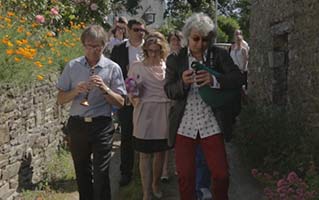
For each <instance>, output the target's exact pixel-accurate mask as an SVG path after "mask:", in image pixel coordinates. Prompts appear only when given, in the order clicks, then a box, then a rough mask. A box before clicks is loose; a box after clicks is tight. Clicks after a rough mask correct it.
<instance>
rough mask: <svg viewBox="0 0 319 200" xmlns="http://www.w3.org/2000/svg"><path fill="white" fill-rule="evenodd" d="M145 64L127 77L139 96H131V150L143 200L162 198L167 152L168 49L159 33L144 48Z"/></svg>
mask: <svg viewBox="0 0 319 200" xmlns="http://www.w3.org/2000/svg"><path fill="white" fill-rule="evenodd" d="M143 51H144V60H143V61H140V62H136V63H134V64H133V65H132V66H131V67H130V71H129V77H130V78H133V79H134V80H135V81H136V83H137V88H138V92H134V93H131V94H130V99H131V102H132V104H133V106H134V111H133V124H134V130H133V146H134V149H135V150H136V151H137V152H139V168H140V174H141V178H142V186H143V200H149V199H151V198H152V193H153V195H154V196H155V197H156V198H161V197H162V192H161V190H160V188H159V182H160V176H161V173H162V166H163V160H164V155H165V151H166V150H167V149H168V146H167V137H168V113H169V108H170V100H169V99H168V98H167V97H166V94H165V92H164V89H163V86H164V79H165V69H166V65H165V59H166V57H167V54H168V45H167V42H166V40H165V38H164V36H163V35H162V34H161V33H159V32H154V33H150V34H149V35H148V36H147V37H146V38H145V43H144V45H143Z"/></svg>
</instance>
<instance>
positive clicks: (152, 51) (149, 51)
mask: <svg viewBox="0 0 319 200" xmlns="http://www.w3.org/2000/svg"><path fill="white" fill-rule="evenodd" d="M146 51H147V53H149V54H150V53H155V54H157V53H159V52H160V51H161V49H146Z"/></svg>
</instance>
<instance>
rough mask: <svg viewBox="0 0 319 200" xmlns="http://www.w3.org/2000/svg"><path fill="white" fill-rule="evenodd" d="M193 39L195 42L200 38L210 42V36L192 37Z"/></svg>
mask: <svg viewBox="0 0 319 200" xmlns="http://www.w3.org/2000/svg"><path fill="white" fill-rule="evenodd" d="M191 38H192V40H193V41H194V42H199V41H200V40H202V42H208V41H209V38H208V37H191Z"/></svg>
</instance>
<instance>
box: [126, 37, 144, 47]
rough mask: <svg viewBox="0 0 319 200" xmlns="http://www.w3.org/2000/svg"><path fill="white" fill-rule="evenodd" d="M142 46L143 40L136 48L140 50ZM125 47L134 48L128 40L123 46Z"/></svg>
mask: <svg viewBox="0 0 319 200" xmlns="http://www.w3.org/2000/svg"><path fill="white" fill-rule="evenodd" d="M143 44H144V39H143V40H142V43H141V44H140V45H139V46H138V47H140V48H142V46H143ZM125 46H126V47H134V46H132V44H131V43H130V40H127V41H126V45H125ZM138 47H134V48H138Z"/></svg>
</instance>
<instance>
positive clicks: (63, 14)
mask: <svg viewBox="0 0 319 200" xmlns="http://www.w3.org/2000/svg"><path fill="white" fill-rule="evenodd" d="M0 4H1V6H2V7H3V8H4V9H6V10H7V11H11V12H14V13H17V12H19V13H21V16H24V17H26V18H27V19H28V20H33V19H34V18H35V16H36V15H42V16H44V17H45V20H46V24H47V25H50V26H51V27H55V28H56V29H57V28H62V27H65V26H69V25H71V24H70V21H73V22H74V23H80V22H85V23H93V22H94V23H98V24H103V23H105V17H106V16H107V15H108V14H109V12H110V10H111V8H110V7H111V3H110V1H109V0H95V1H90V0H36V1H35V0H20V1H17V0H0ZM52 9H55V10H56V11H58V12H54V11H52ZM51 30H52V29H51Z"/></svg>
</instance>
